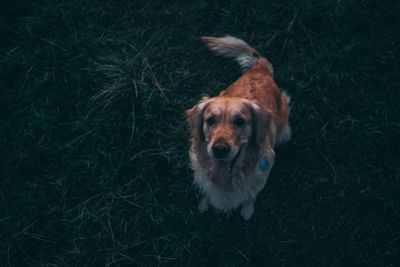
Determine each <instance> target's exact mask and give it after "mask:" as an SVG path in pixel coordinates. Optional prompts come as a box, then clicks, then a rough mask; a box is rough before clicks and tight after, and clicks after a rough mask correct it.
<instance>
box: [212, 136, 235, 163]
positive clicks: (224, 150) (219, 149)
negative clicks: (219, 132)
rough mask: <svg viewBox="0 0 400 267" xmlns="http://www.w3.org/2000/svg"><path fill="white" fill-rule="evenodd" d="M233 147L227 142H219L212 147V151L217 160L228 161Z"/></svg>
mask: <svg viewBox="0 0 400 267" xmlns="http://www.w3.org/2000/svg"><path fill="white" fill-rule="evenodd" d="M230 150H231V147H230V146H229V144H228V142H226V141H225V140H217V141H216V142H215V143H214V145H213V146H212V151H213V154H214V157H215V158H216V159H226V158H227V157H228V154H229V151H230Z"/></svg>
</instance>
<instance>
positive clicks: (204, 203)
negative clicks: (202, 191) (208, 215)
mask: <svg viewBox="0 0 400 267" xmlns="http://www.w3.org/2000/svg"><path fill="white" fill-rule="evenodd" d="M209 206H210V199H209V198H208V196H207V195H204V196H203V197H202V198H201V199H200V202H199V212H200V213H204V212H206V211H207V210H208V207H209Z"/></svg>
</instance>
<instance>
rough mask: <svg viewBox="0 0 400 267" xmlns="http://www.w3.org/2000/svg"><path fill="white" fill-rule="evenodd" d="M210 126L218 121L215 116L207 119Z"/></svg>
mask: <svg viewBox="0 0 400 267" xmlns="http://www.w3.org/2000/svg"><path fill="white" fill-rule="evenodd" d="M206 122H207V125H208V126H213V125H214V124H215V122H216V119H215V116H210V117H208V118H207V120H206Z"/></svg>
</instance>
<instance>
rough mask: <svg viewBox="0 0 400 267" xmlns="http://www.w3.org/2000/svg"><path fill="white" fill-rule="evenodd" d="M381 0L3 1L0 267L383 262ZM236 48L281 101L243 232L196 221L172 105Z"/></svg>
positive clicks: (390, 55)
mask: <svg viewBox="0 0 400 267" xmlns="http://www.w3.org/2000/svg"><path fill="white" fill-rule="evenodd" d="M399 12H400V4H399V3H398V2H396V1H374V0H371V1H367V0H364V1H363V0H360V1H355V0H341V1H339V0H335V1H334V0H327V1H297V0H288V1H279V0H271V1H261V0H260V1H218V0H217V1H183V0H182V1H162V0H153V1H134V0H132V1H122V0H121V1H88V0H86V1H85V0H84V1H77V0H76V1H65V0H60V1H36V2H30V1H25V2H23V1H20V2H18V1H14V2H11V1H9V2H8V3H6V4H4V5H2V10H1V11H0V14H1V17H0V29H1V32H2V38H1V40H0V47H1V50H0V51H1V53H0V63H1V65H0V66H1V68H0V88H1V103H0V119H1V124H0V147H1V154H0V163H1V170H0V176H1V179H0V229H1V230H0V265H1V266H26V265H29V266H106V265H107V266H119V265H125V266H126V265H128V266H158V265H160V266H399V265H400V260H399V257H398V255H399V253H400V223H399V222H400V212H399V208H398V207H399V204H400V203H399V202H400V197H399V195H400V194H399V192H400V155H399V149H400V140H399V139H400V123H399V122H400V118H399V114H400V104H399V103H400V93H399V91H400V82H399V77H400V55H399V54H400V53H399V41H400V40H399V39H400V27H399V25H400V17H399V15H398V14H399ZM226 34H229V35H233V36H236V37H239V38H242V39H244V40H245V41H247V42H248V43H250V44H251V45H252V46H253V47H255V48H256V49H257V50H258V51H259V52H260V53H261V54H263V55H264V56H266V57H267V58H268V59H269V60H270V61H271V62H272V64H273V66H274V70H275V75H276V80H277V83H278V85H279V86H280V87H281V88H283V89H284V90H286V91H287V92H288V94H289V95H291V99H292V109H291V116H290V122H291V125H292V130H293V138H292V140H291V141H290V142H289V143H287V144H285V145H283V146H280V147H278V148H277V149H276V153H277V157H276V164H275V166H274V169H273V171H272V173H271V176H270V178H269V181H268V183H267V186H266V188H265V189H264V190H263V191H262V193H261V194H260V195H259V197H258V200H257V202H256V205H255V214H254V216H253V218H252V219H251V220H250V221H249V222H245V221H244V220H243V219H242V218H241V217H240V215H239V214H238V211H236V212H234V213H233V214H232V215H231V216H230V217H227V216H224V215H223V214H218V213H216V212H213V211H210V212H207V213H205V214H200V213H199V212H198V210H197V203H198V200H199V192H198V191H197V190H196V189H195V188H194V187H193V185H192V182H193V174H192V171H191V170H190V169H189V167H188V147H189V141H188V138H189V136H188V130H187V125H186V123H185V119H184V112H185V110H186V109H188V108H190V107H191V106H192V105H194V104H195V103H196V102H197V101H198V100H199V99H200V97H201V96H202V95H203V94H208V95H211V96H214V95H216V94H217V93H218V92H219V90H221V89H224V88H225V87H226V86H228V85H229V84H230V83H231V82H232V81H234V80H235V79H236V78H237V77H238V76H239V75H240V70H239V68H238V66H236V65H235V63H234V62H231V61H230V60H228V59H222V58H218V57H216V56H214V55H213V54H212V53H211V52H210V51H208V50H207V49H206V48H205V46H204V45H203V44H202V43H201V41H200V39H199V38H200V36H203V35H211V36H222V35H226Z"/></svg>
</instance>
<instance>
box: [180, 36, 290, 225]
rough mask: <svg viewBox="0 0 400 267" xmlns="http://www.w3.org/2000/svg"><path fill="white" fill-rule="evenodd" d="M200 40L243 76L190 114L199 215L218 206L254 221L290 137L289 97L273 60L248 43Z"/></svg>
mask: <svg viewBox="0 0 400 267" xmlns="http://www.w3.org/2000/svg"><path fill="white" fill-rule="evenodd" d="M201 39H202V41H203V42H204V43H205V44H206V45H207V46H208V47H209V48H210V49H211V50H212V51H213V52H215V53H216V54H218V55H221V56H224V57H228V58H233V59H234V60H236V61H237V62H238V63H239V65H240V66H241V67H242V68H243V70H244V73H243V74H242V75H241V76H240V77H239V79H237V80H236V81H235V82H233V83H232V84H231V85H230V86H228V88H226V89H225V90H223V91H221V92H220V94H219V95H218V96H216V97H208V96H204V97H203V98H202V99H201V100H200V101H199V102H198V103H197V104H196V105H195V106H194V107H192V108H190V109H188V110H187V111H186V120H187V122H188V125H189V130H190V133H191V148H190V152H189V155H190V161H191V168H192V169H193V171H194V184H195V185H196V186H197V187H198V188H199V189H200V191H201V192H202V198H201V199H200V202H199V211H200V212H201V213H203V212H205V211H206V210H208V208H209V206H213V207H214V208H216V209H217V210H218V211H222V212H225V213H226V214H230V212H231V211H232V210H234V209H236V208H238V207H239V206H240V214H241V216H242V217H243V218H244V219H245V220H249V219H250V218H251V217H252V215H253V213H254V202H255V200H256V197H257V195H258V193H259V192H260V191H261V190H262V189H263V188H264V186H265V184H266V182H267V179H268V176H269V174H270V172H271V169H272V167H273V165H274V160H275V152H274V147H275V145H277V144H280V143H283V142H286V141H288V140H289V139H290V136H291V131H290V127H289V121H288V118H289V112H290V108H289V100H290V99H289V97H288V96H287V94H286V93H285V92H283V91H281V90H280V89H279V87H278V86H277V85H276V83H275V81H274V78H273V68H272V65H271V64H270V62H269V61H268V60H267V59H266V58H265V57H263V56H261V55H260V54H259V53H258V52H257V51H256V50H255V49H254V48H252V47H250V46H249V45H248V44H247V43H246V42H244V41H243V40H241V39H238V38H235V37H232V36H225V37H219V38H217V37H202V38H201Z"/></svg>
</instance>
